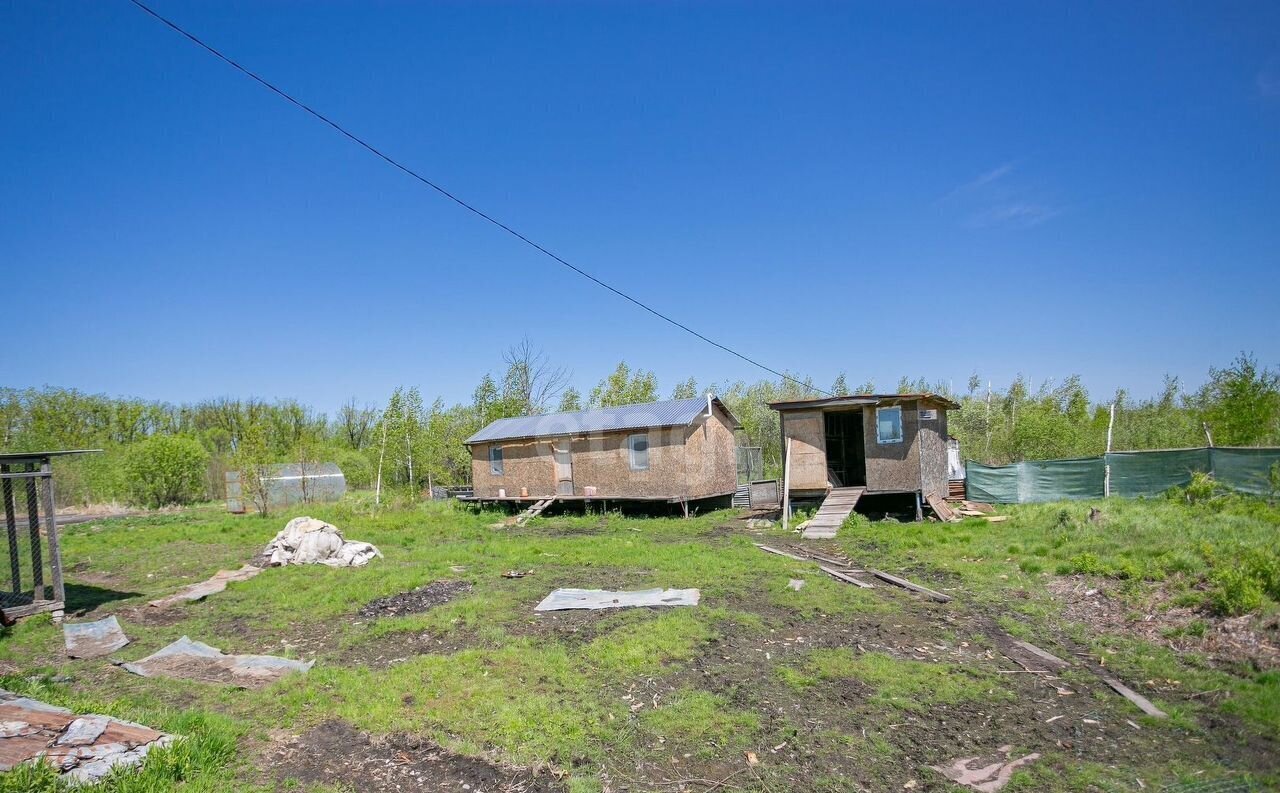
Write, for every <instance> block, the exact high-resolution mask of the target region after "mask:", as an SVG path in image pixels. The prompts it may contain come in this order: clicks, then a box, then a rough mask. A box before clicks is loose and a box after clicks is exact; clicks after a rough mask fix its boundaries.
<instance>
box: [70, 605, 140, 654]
mask: <svg viewBox="0 0 1280 793" xmlns="http://www.w3.org/2000/svg"><path fill="white" fill-rule="evenodd" d="M62 638H63V641H65V642H66V645H67V657H68V658H101V657H102V656H104V655H109V654H111V653H113V652H115V651H116V650H119V649H120V648H121V647H124V646H125V645H126V644H128V643H129V637H128V636H125V635H124V630H123V629H122V628H121V627H120V622H119V620H117V619H116V618H115V615H114V614H113V615H112V616H110V617H105V618H103V619H100V620H97V621H95V622H80V623H75V624H72V623H66V624H64V625H63V626H62Z"/></svg>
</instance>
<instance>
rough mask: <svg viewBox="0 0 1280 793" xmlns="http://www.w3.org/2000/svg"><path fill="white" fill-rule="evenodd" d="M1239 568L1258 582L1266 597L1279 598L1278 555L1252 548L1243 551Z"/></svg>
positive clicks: (1279, 560) (1279, 568) (1279, 559)
mask: <svg viewBox="0 0 1280 793" xmlns="http://www.w3.org/2000/svg"><path fill="white" fill-rule="evenodd" d="M1241 568H1242V569H1243V570H1244V571H1245V572H1246V573H1248V574H1249V577H1250V578H1253V579H1254V580H1255V581H1257V582H1258V585H1259V586H1261V587H1262V591H1263V592H1266V593H1267V596H1268V597H1270V598H1271V599H1272V600H1280V556H1277V555H1276V554H1275V553H1269V552H1267V551H1264V550H1262V549H1260V548H1253V549H1250V550H1249V551H1248V552H1247V553H1245V555H1244V559H1243V560H1242V564H1241Z"/></svg>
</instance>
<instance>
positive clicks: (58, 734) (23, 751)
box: [0, 690, 173, 783]
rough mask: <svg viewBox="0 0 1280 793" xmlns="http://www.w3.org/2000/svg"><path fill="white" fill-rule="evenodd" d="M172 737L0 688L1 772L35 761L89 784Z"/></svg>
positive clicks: (138, 725)
mask: <svg viewBox="0 0 1280 793" xmlns="http://www.w3.org/2000/svg"><path fill="white" fill-rule="evenodd" d="M172 740H173V737H172V736H169V735H165V734H164V733H162V732H159V731H157V730H153V729H151V728H150V727H146V726H143V725H141V724H134V723H133V722H128V721H121V720H120V719H113V718H111V717H109V716H100V715H96V714H88V715H85V716H77V715H76V714H74V713H72V712H71V711H69V710H67V709H65V708H58V707H54V706H52V705H48V704H46V703H44V702H40V701H38V700H34V699H28V698H26V697H19V696H17V695H15V694H12V693H10V692H8V691H3V690H0V771H8V770H10V769H12V768H13V767H14V766H17V765H19V764H21V763H27V762H32V761H36V760H40V761H43V762H47V763H49V764H51V765H52V766H54V767H55V768H57V769H58V771H59V772H61V773H62V774H63V775H65V777H66V778H67V779H68V780H70V781H72V782H75V783H88V782H94V781H96V780H98V779H101V778H102V777H104V776H106V775H107V774H108V773H110V772H111V770H112V769H114V768H116V767H118V766H131V765H137V764H139V763H141V762H142V760H143V758H145V757H146V755H147V753H148V752H149V751H150V750H151V749H152V748H153V747H156V746H165V745H168V744H169V743H170V742H172Z"/></svg>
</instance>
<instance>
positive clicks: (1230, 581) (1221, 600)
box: [1209, 567, 1262, 617]
mask: <svg viewBox="0 0 1280 793" xmlns="http://www.w3.org/2000/svg"><path fill="white" fill-rule="evenodd" d="M1212 582H1213V589H1212V590H1210V592H1209V607H1210V608H1211V609H1213V611H1214V612H1215V613H1217V614H1222V615H1224V616H1228V617H1237V616H1239V615H1241V614H1248V613H1249V612H1251V611H1257V610H1258V609H1259V608H1261V607H1262V584H1261V582H1259V581H1258V579H1256V578H1254V577H1253V576H1251V575H1249V573H1248V572H1247V571H1245V570H1241V569H1239V568H1235V567H1228V568H1224V569H1222V570H1218V571H1217V572H1215V573H1214V574H1213V579H1212Z"/></svg>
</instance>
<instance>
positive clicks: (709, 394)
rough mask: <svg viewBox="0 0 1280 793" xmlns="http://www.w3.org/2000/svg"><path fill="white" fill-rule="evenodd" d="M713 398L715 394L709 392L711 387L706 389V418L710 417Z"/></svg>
mask: <svg viewBox="0 0 1280 793" xmlns="http://www.w3.org/2000/svg"><path fill="white" fill-rule="evenodd" d="M715 398H716V395H715V394H713V393H711V389H707V418H711V400H713V399H715Z"/></svg>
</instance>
